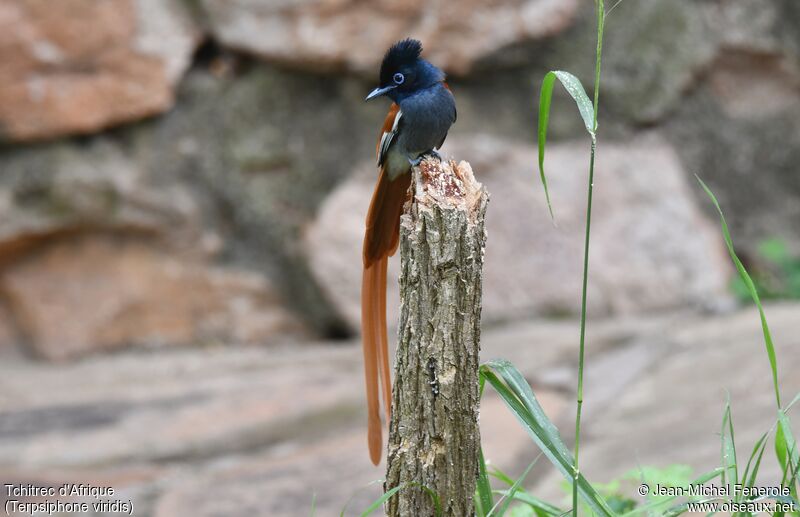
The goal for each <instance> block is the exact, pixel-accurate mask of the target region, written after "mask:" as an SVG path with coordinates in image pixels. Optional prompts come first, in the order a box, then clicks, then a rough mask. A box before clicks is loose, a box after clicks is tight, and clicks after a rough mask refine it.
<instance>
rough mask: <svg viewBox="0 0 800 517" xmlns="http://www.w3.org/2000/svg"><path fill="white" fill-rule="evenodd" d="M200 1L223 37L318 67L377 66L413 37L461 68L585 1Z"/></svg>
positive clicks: (566, 19)
mask: <svg viewBox="0 0 800 517" xmlns="http://www.w3.org/2000/svg"><path fill="white" fill-rule="evenodd" d="M201 5H202V6H203V7H204V10H205V12H206V16H207V17H208V20H209V23H210V27H211V31H212V32H213V33H214V35H215V37H216V38H218V39H219V40H220V41H221V42H222V43H223V44H225V45H229V46H231V47H234V48H238V49H242V50H246V51H248V52H254V53H256V54H258V55H259V56H261V57H262V58H264V59H267V60H270V61H274V62H283V63H287V64H291V65H292V66H295V67H304V68H307V69H310V70H314V71H319V70H320V69H327V70H330V69H341V68H349V69H354V70H358V71H362V72H363V71H369V72H372V73H375V67H376V66H377V65H379V64H380V59H381V58H382V57H383V52H384V50H385V49H387V48H389V46H390V45H391V44H392V43H394V42H395V41H398V40H400V39H403V38H406V37H415V38H418V39H421V40H422V41H423V42H424V43H425V45H426V48H427V51H426V56H427V57H428V58H430V59H431V60H432V61H433V62H435V63H436V64H437V65H439V66H442V67H444V68H445V69H446V70H447V71H448V72H452V73H457V74H463V73H465V72H467V71H468V70H469V69H470V67H471V66H472V64H473V62H474V61H475V60H477V59H479V58H481V57H483V56H485V55H487V54H489V53H491V52H494V51H496V50H498V49H501V48H503V47H505V46H508V45H511V44H514V43H520V42H524V41H527V40H536V39H542V38H544V37H547V36H550V35H553V34H556V33H558V32H560V31H562V30H564V29H565V28H567V27H569V25H570V24H571V22H572V20H573V18H574V15H575V12H576V11H577V9H578V6H579V5H580V2H578V1H577V0H525V1H522V2H515V1H508V0H494V1H492V2H481V1H477V0H469V1H462V2H447V3H434V4H431V3H424V2H420V1H418V0H417V1H413V2H398V1H397V0H380V1H376V2H369V3H364V2H356V1H355V0H337V1H334V2H326V1H320V0H312V1H304V2H285V1H282V2H271V3H264V2H261V3H258V2H252V1H250V0H235V1H228V0H202V2H201Z"/></svg>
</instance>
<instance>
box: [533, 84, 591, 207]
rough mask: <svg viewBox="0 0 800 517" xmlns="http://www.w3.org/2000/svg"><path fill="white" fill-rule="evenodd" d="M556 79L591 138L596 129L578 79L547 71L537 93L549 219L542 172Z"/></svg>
mask: <svg viewBox="0 0 800 517" xmlns="http://www.w3.org/2000/svg"><path fill="white" fill-rule="evenodd" d="M556 79H558V80H559V81H560V82H561V84H562V85H563V86H564V89H566V90H567V93H569V94H570V95H571V96H572V98H573V99H574V100H575V104H577V106H578V111H579V112H580V114H581V118H582V119H583V124H584V126H586V131H588V132H589V134H590V135H591V136H592V139H594V137H595V136H594V135H595V130H596V128H595V123H594V106H593V105H592V101H591V100H590V99H589V96H588V95H586V90H584V89H583V85H581V82H580V80H579V79H578V78H577V77H575V76H574V75H572V74H570V73H569V72H564V71H561V70H554V71H550V72H547V74H546V75H545V76H544V79H543V80H542V91H541V93H540V94H539V178H540V179H541V181H542V186H543V187H544V195H545V198H546V199H547V209H548V211H549V212H550V218H551V219H555V216H554V215H553V205H552V204H551V203H550V192H549V190H548V189H547V177H546V176H545V173H544V150H545V146H546V144H547V126H548V125H549V124H550V105H551V103H552V100H553V86H555V82H556Z"/></svg>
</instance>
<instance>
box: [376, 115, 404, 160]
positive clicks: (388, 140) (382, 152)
mask: <svg viewBox="0 0 800 517" xmlns="http://www.w3.org/2000/svg"><path fill="white" fill-rule="evenodd" d="M402 116H403V112H402V111H400V110H398V111H397V115H395V117H394V123H393V124H392V130H391V131H386V132H384V133H383V135H381V146H380V149H379V150H378V167H380V166H381V165H383V162H384V161H386V153H387V152H388V151H389V146H390V145H391V144H392V139H394V136H395V135H396V134H397V128H398V126H399V124H400V118H401V117H402Z"/></svg>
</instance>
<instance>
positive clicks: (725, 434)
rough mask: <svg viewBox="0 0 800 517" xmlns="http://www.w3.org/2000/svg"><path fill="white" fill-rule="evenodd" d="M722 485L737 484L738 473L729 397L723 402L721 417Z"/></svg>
mask: <svg viewBox="0 0 800 517" xmlns="http://www.w3.org/2000/svg"><path fill="white" fill-rule="evenodd" d="M721 442H722V451H721V455H722V468H723V471H722V484H723V485H725V484H728V483H730V484H731V485H733V484H736V483H738V482H739V472H738V467H737V466H736V441H735V438H734V435H733V418H732V417H731V401H730V396H729V397H728V399H727V401H726V402H725V411H724V412H723V417H722V431H721Z"/></svg>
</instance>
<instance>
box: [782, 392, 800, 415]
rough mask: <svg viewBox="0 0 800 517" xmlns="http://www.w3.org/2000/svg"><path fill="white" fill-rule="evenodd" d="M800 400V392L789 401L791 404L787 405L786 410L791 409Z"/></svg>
mask: <svg viewBox="0 0 800 517" xmlns="http://www.w3.org/2000/svg"><path fill="white" fill-rule="evenodd" d="M799 401H800V393H798V394H797V395H795V396H794V398H793V399H792V401H791V402H789V404H788V405H787V406H786V408H785V409H784V411H789V410H790V409H791V408H792V406H794V405H795V404H797V402H799Z"/></svg>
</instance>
